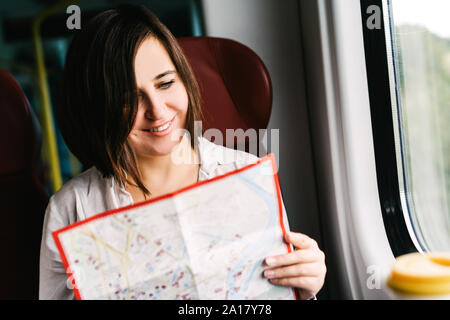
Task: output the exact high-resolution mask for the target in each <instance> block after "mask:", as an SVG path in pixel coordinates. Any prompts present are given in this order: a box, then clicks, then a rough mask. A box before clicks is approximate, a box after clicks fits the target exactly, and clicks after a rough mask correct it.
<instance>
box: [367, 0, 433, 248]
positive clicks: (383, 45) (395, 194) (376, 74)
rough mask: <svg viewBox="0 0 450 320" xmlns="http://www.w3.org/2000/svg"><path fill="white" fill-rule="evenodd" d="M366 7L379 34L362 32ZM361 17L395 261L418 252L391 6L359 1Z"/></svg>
mask: <svg viewBox="0 0 450 320" xmlns="http://www.w3.org/2000/svg"><path fill="white" fill-rule="evenodd" d="M371 5H376V6H378V7H379V8H380V9H381V17H382V19H381V28H380V29H369V28H367V26H366V21H367V19H368V17H369V15H368V13H367V8H368V7H369V6H371ZM361 17H362V22H363V36H364V51H365V56H366V69H367V83H368V88H369V101H370V112H371V119H372V132H373V143H374V149H375V150H374V152H375V162H376V173H377V183H378V191H379V199H380V206H381V210H382V216H383V222H384V226H385V229H386V235H387V237H388V241H389V244H390V246H391V249H392V253H393V254H394V256H395V257H398V256H400V255H403V254H406V253H410V252H418V251H420V252H422V251H424V246H423V244H422V243H421V242H420V241H419V239H418V238H417V233H416V232H415V230H414V225H413V223H411V221H413V218H412V216H411V213H412V210H413V208H412V206H411V205H410V203H411V202H410V199H409V190H408V183H407V181H408V175H407V170H405V161H406V159H405V150H404V144H403V141H404V137H403V132H402V131H401V130H400V128H401V123H402V115H401V112H400V110H401V101H400V94H399V87H398V86H397V80H398V75H397V72H398V65H397V62H396V59H395V52H394V51H393V49H392V48H395V39H394V36H393V17H392V6H391V1H390V0H361ZM384 57H385V58H384Z"/></svg>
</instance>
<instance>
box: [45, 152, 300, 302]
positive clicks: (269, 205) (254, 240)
mask: <svg viewBox="0 0 450 320" xmlns="http://www.w3.org/2000/svg"><path fill="white" fill-rule="evenodd" d="M274 169H275V160H274V158H273V155H272V154H270V155H268V156H266V157H264V158H262V159H261V160H259V161H258V162H257V163H256V164H253V165H250V166H247V167H246V168H243V169H241V170H237V171H235V172H232V173H228V174H226V175H224V176H221V177H218V178H214V179H212V180H208V181H202V182H199V183H197V184H195V185H193V186H191V187H188V188H187V189H185V190H182V191H180V192H176V193H174V194H170V195H166V196H162V197H160V198H157V199H155V200H153V201H148V202H145V203H142V204H137V205H134V206H130V207H126V208H123V209H120V210H115V211H112V212H106V213H103V214H100V215H97V216H95V217H93V218H90V219H87V220H85V221H80V222H78V223H75V224H74V225H71V226H68V227H66V228H64V229H61V230H58V231H56V232H54V234H53V236H54V238H55V241H56V244H57V246H58V249H59V251H60V254H61V257H62V260H63V262H64V264H65V267H66V269H67V270H70V271H69V272H70V274H69V276H70V277H72V278H73V280H74V285H75V288H74V292H75V296H76V298H77V299H186V300H187V299H295V294H294V291H293V290H292V289H291V288H287V287H282V286H275V285H272V284H271V283H270V282H269V281H268V280H267V279H265V278H264V277H263V275H262V274H263V271H264V269H265V268H267V267H266V266H264V263H263V261H264V258H265V257H266V256H268V255H275V254H282V253H287V252H288V251H289V250H290V248H289V246H288V245H287V244H286V243H284V242H283V228H286V229H288V226H287V221H283V215H282V211H281V210H282V209H281V208H282V203H281V199H280V198H279V197H278V196H277V188H278V185H277V183H278V180H277V176H276V175H275V171H274Z"/></svg>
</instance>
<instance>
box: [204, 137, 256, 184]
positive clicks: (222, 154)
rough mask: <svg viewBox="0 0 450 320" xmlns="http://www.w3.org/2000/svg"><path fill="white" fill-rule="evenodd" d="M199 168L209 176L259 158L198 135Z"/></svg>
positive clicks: (242, 165)
mask: <svg viewBox="0 0 450 320" xmlns="http://www.w3.org/2000/svg"><path fill="white" fill-rule="evenodd" d="M198 143H199V154H200V161H201V170H202V171H204V172H205V173H206V175H207V176H208V177H209V178H212V177H213V176H216V175H219V174H223V173H226V172H229V171H233V170H236V169H240V168H242V167H245V166H247V165H249V164H252V163H255V162H256V161H258V160H259V158H258V157H257V156H255V155H253V154H251V153H248V152H245V151H242V150H235V149H232V148H228V147H224V146H222V145H218V144H215V143H213V142H210V141H209V140H208V139H206V138H204V137H198Z"/></svg>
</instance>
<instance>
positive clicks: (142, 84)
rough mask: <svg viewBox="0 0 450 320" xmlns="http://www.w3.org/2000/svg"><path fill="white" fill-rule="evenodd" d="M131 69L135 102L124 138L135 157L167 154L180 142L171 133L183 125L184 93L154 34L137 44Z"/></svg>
mask: <svg viewBox="0 0 450 320" xmlns="http://www.w3.org/2000/svg"><path fill="white" fill-rule="evenodd" d="M134 72H135V76H136V83H137V88H138V90H139V104H138V105H139V106H138V112H137V115H136V120H135V122H134V125H133V128H132V130H131V132H130V135H129V136H128V141H129V143H130V145H131V147H132V148H133V150H134V152H135V153H136V155H137V156H138V158H139V157H145V156H158V155H167V154H169V153H170V152H171V151H172V149H173V148H174V147H175V146H176V145H177V144H178V143H179V142H180V139H181V138H176V136H175V135H174V137H172V133H173V132H174V131H175V129H184V127H185V122H186V115H187V110H188V104H189V98H188V94H187V92H186V89H185V87H184V84H183V82H182V81H181V78H180V77H179V75H178V74H177V72H176V68H175V66H174V64H173V62H172V60H171V58H170V56H169V54H168V53H167V51H166V50H165V48H164V46H163V45H162V44H161V43H160V42H159V40H157V39H156V38H154V37H150V38H148V39H146V40H144V42H143V43H142V44H141V46H140V47H139V48H138V51H137V53H136V58H135V60H134ZM178 137H179V136H178Z"/></svg>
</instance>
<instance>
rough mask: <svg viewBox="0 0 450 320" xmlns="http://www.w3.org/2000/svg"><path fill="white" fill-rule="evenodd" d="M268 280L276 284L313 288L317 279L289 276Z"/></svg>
mask: <svg viewBox="0 0 450 320" xmlns="http://www.w3.org/2000/svg"><path fill="white" fill-rule="evenodd" d="M269 281H270V282H271V283H273V284H275V285H278V286H285V287H294V288H300V289H307V290H310V289H311V288H315V287H316V286H317V282H318V279H317V278H315V277H291V278H278V279H270V280H269Z"/></svg>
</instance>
